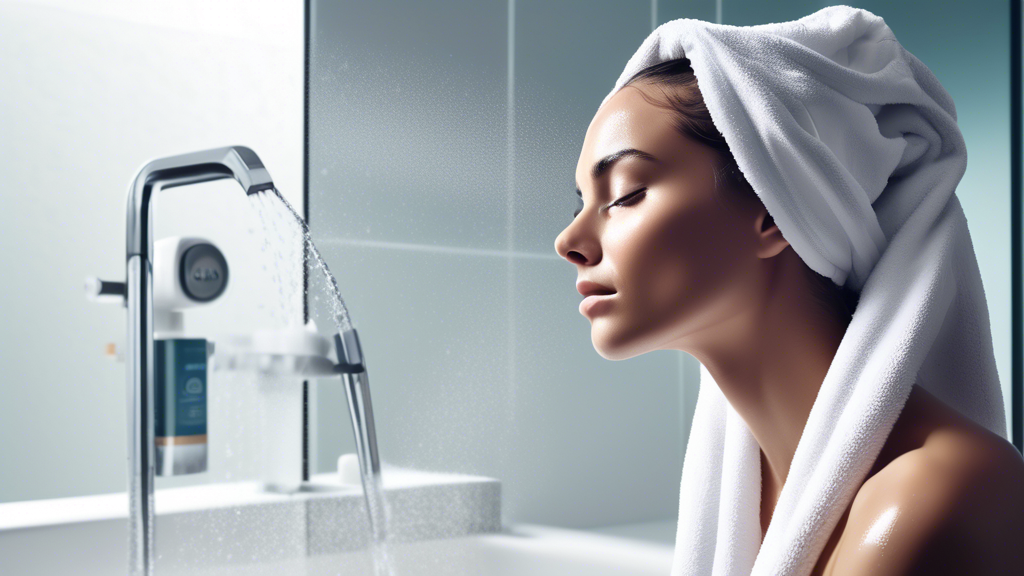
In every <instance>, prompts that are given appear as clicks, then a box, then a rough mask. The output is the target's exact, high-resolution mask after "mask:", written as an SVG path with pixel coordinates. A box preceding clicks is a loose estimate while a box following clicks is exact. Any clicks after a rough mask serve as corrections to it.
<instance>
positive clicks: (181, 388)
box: [153, 338, 206, 438]
mask: <svg viewBox="0 0 1024 576" xmlns="http://www.w3.org/2000/svg"><path fill="white" fill-rule="evenodd" d="M153 348H154V350H153V351H154V352H155V354H154V355H155V356H156V362H155V363H154V366H153V368H154V371H153V374H154V380H155V381H154V383H153V384H154V386H153V388H154V395H153V396H154V397H153V400H154V408H155V410H154V411H155V413H156V414H155V418H154V419H153V426H154V432H155V434H154V436H156V437H157V438H162V437H169V436H198V435H205V434H206V340H205V339H202V338H177V339H167V340H155V341H153Z"/></svg>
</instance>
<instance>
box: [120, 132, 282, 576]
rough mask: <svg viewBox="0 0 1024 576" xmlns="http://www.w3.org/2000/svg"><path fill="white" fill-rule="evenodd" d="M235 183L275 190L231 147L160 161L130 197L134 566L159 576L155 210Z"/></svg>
mask: <svg viewBox="0 0 1024 576" xmlns="http://www.w3.org/2000/svg"><path fill="white" fill-rule="evenodd" d="M222 178H234V179H235V180H236V181H237V182H238V183H239V184H240V185H241V186H242V189H243V190H244V191H245V193H246V194H256V193H258V192H262V191H265V190H271V189H273V188H274V183H273V182H272V181H271V179H270V174H269V173H268V172H267V170H266V168H264V166H263V163H262V162H261V161H260V159H259V157H258V156H256V153H255V152H253V151H252V150H250V149H249V148H246V147H244V146H229V147H226V148H215V149H212V150H203V151H201V152H192V153H189V154H182V155H179V156H171V157H168V158H160V159H158V160H153V161H152V162H149V163H148V164H146V165H145V166H143V167H142V169H141V170H139V172H138V175H137V176H136V177H135V179H134V180H133V181H132V185H131V187H130V189H129V191H128V215H127V242H126V251H125V254H126V265H127V275H126V277H127V280H126V282H125V290H126V292H127V295H126V296H127V298H126V303H127V308H128V334H127V338H128V340H127V346H126V350H125V351H126V354H127V357H126V358H125V362H126V365H127V379H128V382H127V393H128V402H127V407H128V411H129V414H128V498H129V528H128V532H129V536H128V546H129V548H128V550H129V552H128V567H129V574H131V575H132V576H152V575H153V562H154V558H155V556H154V539H155V531H154V515H153V487H154V486H153V484H154V476H155V470H154V461H153V452H154V446H153V443H154V438H153V417H154V415H153V210H152V206H151V200H152V197H153V194H154V193H155V192H157V191H160V190H163V189H166V188H174V187H177V186H185V185H188V184H196V183H199V182H207V181H210V180H219V179H222Z"/></svg>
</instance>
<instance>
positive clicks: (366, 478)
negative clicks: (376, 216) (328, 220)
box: [249, 188, 394, 576]
mask: <svg viewBox="0 0 1024 576" xmlns="http://www.w3.org/2000/svg"><path fill="white" fill-rule="evenodd" d="M271 192H273V197H274V198H276V199H277V202H278V203H279V204H277V205H275V204H276V203H275V202H274V201H273V200H272V199H271V198H270V196H271V195H270V194H268V193H265V192H261V193H258V194H253V195H252V196H250V197H249V198H250V200H251V201H252V202H253V203H254V205H255V207H256V209H257V211H258V213H259V217H260V220H261V222H262V224H263V228H264V231H265V233H266V237H268V238H269V237H275V239H276V240H278V242H276V244H277V246H278V251H277V253H275V254H271V257H273V258H275V262H274V273H273V276H274V279H275V281H276V282H277V283H278V288H279V291H280V292H281V295H282V297H284V296H285V289H284V282H285V280H284V276H286V275H287V274H282V273H281V270H280V262H279V260H280V258H281V257H282V256H287V254H286V253H285V252H284V248H283V246H290V245H293V244H294V241H295V240H296V239H297V238H296V237H295V236H291V237H289V236H286V235H283V234H282V233H281V229H280V227H279V226H278V224H280V222H279V221H278V220H277V219H276V217H277V216H278V215H279V214H280V210H278V209H277V206H278V205H283V206H284V207H285V208H286V209H287V212H288V213H290V214H291V217H290V218H289V217H287V216H286V217H285V219H286V220H288V221H287V222H285V223H283V225H284V226H285V227H291V226H293V225H295V226H297V228H292V230H294V231H296V232H298V233H300V234H301V235H302V245H304V246H305V247H306V248H307V249H308V250H309V254H310V255H312V262H313V265H315V266H316V268H317V269H319V270H320V273H321V274H322V276H323V279H324V281H325V282H326V285H327V291H328V293H329V294H328V298H327V301H328V303H329V305H330V307H331V317H332V320H333V321H334V325H335V328H336V329H337V331H338V334H339V335H340V334H344V333H345V332H346V331H348V330H352V329H353V328H352V321H351V318H350V317H349V314H348V308H347V307H346V306H345V301H344V299H342V297H341V290H339V289H338V282H337V280H335V278H334V275H333V274H331V270H330V268H328V267H327V263H326V262H325V261H324V259H323V256H321V255H320V251H319V250H317V248H316V245H315V244H314V243H313V238H312V236H311V235H310V232H309V226H307V225H306V221H305V220H304V219H303V218H302V216H300V215H299V214H298V213H297V212H296V211H295V209H294V208H292V206H291V204H289V203H288V201H287V200H285V199H284V196H282V195H281V193H280V192H279V191H278V190H277V189H276V188H275V189H273V190H271ZM267 248H268V243H267V242H265V243H264V251H267ZM287 276H294V275H287ZM339 360H341V359H340V358H339ZM347 376H348V377H350V378H353V379H357V380H356V382H358V383H359V384H361V385H363V386H364V387H365V376H366V372H365V371H364V372H362V373H360V374H353V375H347ZM367 390H368V388H367ZM367 400H368V398H367ZM366 410H367V412H369V411H370V409H369V403H368V402H367V404H366ZM361 417H362V418H363V420H364V421H365V420H366V419H367V417H369V418H370V419H371V421H372V414H371V415H369V416H368V415H361ZM359 434H360V433H359V431H358V430H356V435H357V440H358V441H359V442H361V445H366V444H367V443H368V442H372V443H373V445H376V438H358V436H359ZM360 452H361V451H360ZM359 456H360V462H359V468H360V473H361V476H362V483H363V492H364V496H365V498H366V509H367V513H368V515H369V520H370V534H371V542H370V551H371V554H372V556H373V565H374V573H375V574H376V576H394V567H393V566H392V563H391V558H390V553H389V551H388V544H387V520H388V516H390V514H388V512H389V511H388V509H387V502H386V501H385V499H384V487H383V485H382V482H381V477H380V474H374V473H373V471H372V470H371V469H370V468H371V466H370V463H369V462H365V461H363V460H364V458H363V455H362V453H360V455H359Z"/></svg>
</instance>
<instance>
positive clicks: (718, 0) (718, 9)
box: [715, 0, 722, 24]
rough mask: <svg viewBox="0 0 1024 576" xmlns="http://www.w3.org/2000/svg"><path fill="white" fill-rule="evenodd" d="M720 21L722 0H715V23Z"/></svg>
mask: <svg viewBox="0 0 1024 576" xmlns="http://www.w3.org/2000/svg"><path fill="white" fill-rule="evenodd" d="M721 23H722V0H715V24H721Z"/></svg>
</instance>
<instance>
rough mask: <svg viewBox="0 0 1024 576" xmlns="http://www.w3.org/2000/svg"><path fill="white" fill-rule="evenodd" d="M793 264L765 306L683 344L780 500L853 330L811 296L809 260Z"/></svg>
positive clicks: (775, 282) (782, 271)
mask: <svg viewBox="0 0 1024 576" xmlns="http://www.w3.org/2000/svg"><path fill="white" fill-rule="evenodd" d="M792 257H794V258H796V255H795V254H792ZM789 260H790V261H789V262H788V263H787V262H786V260H785V259H784V260H783V262H780V263H779V266H778V268H777V269H776V270H774V271H773V274H772V277H771V280H770V281H769V282H768V283H767V289H766V290H765V293H764V298H763V300H762V301H760V302H757V303H755V304H753V305H751V306H748V307H747V308H746V309H744V310H743V311H741V312H740V313H738V314H736V315H734V316H733V317H731V318H729V319H728V320H726V321H724V322H722V323H719V324H717V325H715V326H714V327H713V328H711V329H709V330H704V331H702V332H701V333H700V334H691V335H689V336H688V338H687V342H686V343H685V344H683V345H681V346H679V349H682V350H685V351H687V352H689V353H691V354H692V355H693V356H694V357H695V358H697V359H698V360H699V361H700V362H701V364H703V365H704V366H705V367H706V368H707V370H708V372H709V373H710V374H711V375H712V376H713V377H714V379H715V382H716V383H717V384H718V386H719V388H720V389H721V390H722V393H723V395H724V396H725V397H726V399H727V400H728V401H729V403H730V404H731V405H732V407H733V409H735V410H736V412H737V413H738V414H739V415H740V416H741V417H742V418H743V420H744V421H745V422H746V424H747V427H748V428H750V431H751V433H752V434H753V435H754V437H755V438H756V439H757V443H758V444H759V445H760V446H761V452H762V462H767V466H768V470H762V475H765V474H770V476H771V479H772V480H774V482H773V483H772V485H773V487H775V491H776V494H775V496H777V493H778V492H781V489H782V485H783V483H784V482H785V479H786V476H787V475H788V474H789V467H790V464H791V463H792V461H793V454H794V453H795V452H796V446H797V443H798V442H799V441H800V436H801V435H802V434H803V429H804V426H805V425H806V423H807V417H808V415H809V414H810V412H811V406H813V404H814V400H815V398H816V397H817V395H818V390H819V389H820V388H821V383H822V381H823V380H824V379H825V374H826V373H827V372H828V369H829V366H830V365H831V364H832V359H833V358H834V357H835V353H836V350H837V349H838V348H839V343H840V342H841V341H842V339H843V335H844V334H845V332H846V325H844V324H843V323H841V322H840V321H838V320H837V319H836V318H834V317H833V316H831V315H830V314H829V313H827V312H826V311H825V310H823V309H822V308H821V307H820V306H818V305H817V303H816V302H815V301H813V299H812V298H811V295H810V290H809V287H808V285H807V283H806V281H804V280H803V277H802V274H803V270H800V269H798V266H797V263H799V265H801V266H802V261H799V259H797V261H796V263H794V262H792V258H791V259H789Z"/></svg>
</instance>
